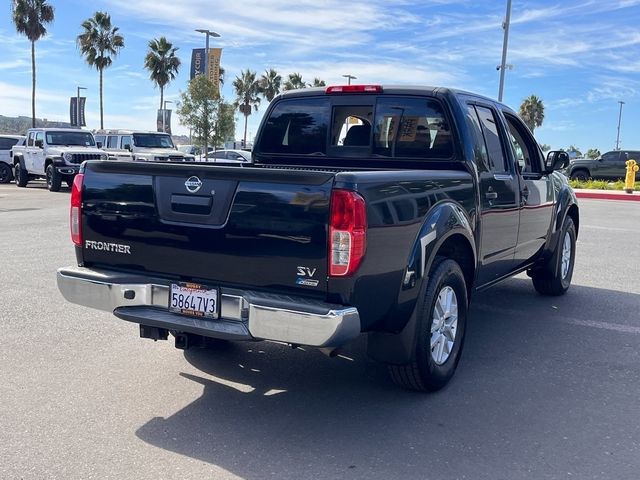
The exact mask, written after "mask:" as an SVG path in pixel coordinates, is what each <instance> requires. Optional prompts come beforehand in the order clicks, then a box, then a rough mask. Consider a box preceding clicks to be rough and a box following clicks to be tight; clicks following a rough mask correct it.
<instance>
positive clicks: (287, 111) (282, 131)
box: [260, 98, 330, 155]
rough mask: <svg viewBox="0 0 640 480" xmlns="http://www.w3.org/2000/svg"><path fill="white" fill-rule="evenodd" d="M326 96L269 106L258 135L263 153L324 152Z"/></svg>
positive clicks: (325, 144)
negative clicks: (270, 109)
mask: <svg viewBox="0 0 640 480" xmlns="http://www.w3.org/2000/svg"><path fill="white" fill-rule="evenodd" d="M329 107H330V104H329V99H328V98H308V99H307V98H298V99H295V100H284V101H282V102H280V103H278V105H276V107H275V108H274V109H273V111H272V112H271V115H270V116H269V119H268V120H267V122H266V123H265V125H264V128H263V131H262V135H261V137H260V151H261V152H263V153H272V154H273V153H275V154H282V153H284V154H286V153H293V154H298V155H301V154H302V155H305V154H307V155H308V154H325V153H326V149H327V124H328V123H329Z"/></svg>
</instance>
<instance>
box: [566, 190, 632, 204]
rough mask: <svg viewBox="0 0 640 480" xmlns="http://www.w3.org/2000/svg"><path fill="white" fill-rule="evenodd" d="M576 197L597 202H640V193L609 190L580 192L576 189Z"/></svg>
mask: <svg viewBox="0 0 640 480" xmlns="http://www.w3.org/2000/svg"><path fill="white" fill-rule="evenodd" d="M574 192H575V193H576V197H578V198H590V199H595V200H625V201H629V200H630V201H635V202H640V193H638V192H634V193H625V192H623V191H619V192H618V191H615V192H614V191H607V190H580V189H575V190H574Z"/></svg>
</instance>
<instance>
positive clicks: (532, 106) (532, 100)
mask: <svg viewBox="0 0 640 480" xmlns="http://www.w3.org/2000/svg"><path fill="white" fill-rule="evenodd" d="M518 114H519V115H520V118H521V119H522V121H523V122H524V123H525V124H526V125H527V127H529V130H531V132H532V133H533V131H534V130H535V129H536V127H539V126H541V125H542V122H543V121H544V104H543V103H542V100H541V99H540V98H538V97H537V96H535V95H529V96H528V97H527V98H525V99H524V100H523V101H522V105H520V111H519V112H518Z"/></svg>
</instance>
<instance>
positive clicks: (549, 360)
mask: <svg viewBox="0 0 640 480" xmlns="http://www.w3.org/2000/svg"><path fill="white" fill-rule="evenodd" d="M638 305H640V295H636V294H631V293H623V292H614V291H610V290H604V289H595V288H589V287H582V286H579V285H574V286H572V287H571V290H570V291H569V293H568V294H567V295H565V296H564V297H559V298H544V297H540V296H538V295H537V294H536V293H535V292H534V290H533V288H532V286H531V282H530V281H529V280H528V279H523V278H515V279H512V280H510V281H508V282H506V283H504V284H502V285H500V286H497V287H494V288H493V289H491V290H489V291H487V292H485V293H483V294H479V295H477V296H476V297H475V298H474V301H473V306H472V309H471V318H470V322H469V325H468V331H467V339H466V345H465V351H464V353H463V357H462V360H461V362H460V365H459V367H458V372H457V374H456V376H455V377H454V379H453V381H452V382H451V383H450V384H449V385H448V386H447V387H446V388H445V389H443V390H442V391H440V392H437V393H434V394H419V393H413V392H407V391H404V390H400V389H398V388H396V387H395V386H394V385H393V384H392V383H391V381H390V380H389V379H388V378H387V375H386V370H385V368H384V366H382V365H379V364H377V363H374V362H372V361H370V360H368V359H367V357H366V353H365V342H364V340H361V341H358V342H356V343H355V344H354V345H352V346H350V347H349V348H348V349H347V350H346V351H345V352H344V355H343V356H340V357H338V358H333V359H330V358H327V357H325V356H324V355H322V354H321V353H319V352H317V351H315V350H311V351H301V350H292V349H291V348H289V347H286V346H283V345H276V344H271V343H267V342H263V343H253V344H242V343H236V344H224V343H222V344H221V346H220V347H217V348H215V349H208V350H189V351H187V352H185V358H186V360H187V361H188V362H189V364H190V365H191V366H192V367H194V370H193V371H192V372H189V373H180V376H181V378H177V379H176V383H177V384H179V383H180V382H184V381H187V382H196V383H199V384H200V385H202V387H203V391H202V395H201V396H200V397H199V398H198V399H196V400H195V401H193V402H192V403H190V404H189V405H187V406H185V407H184V408H183V409H182V410H180V411H178V412H176V413H175V414H173V415H172V416H170V417H168V418H159V417H158V418H153V419H151V420H149V421H148V422H147V423H146V424H144V425H143V426H141V427H140V428H139V429H138V430H137V432H136V435H137V436H138V437H139V438H140V439H142V440H143V441H145V442H147V443H149V444H151V445H154V446H157V447H160V448H163V449H166V450H168V451H171V452H176V453H179V454H182V455H186V456H188V457H191V458H194V459H198V460H201V461H204V462H208V463H211V464H215V465H217V466H219V467H221V468H223V469H226V470H227V471H229V472H231V473H233V474H235V475H238V476H240V477H243V478H256V479H257V478H266V477H269V476H272V477H274V478H318V477H320V476H322V477H323V478H344V477H348V478H426V477H425V475H426V472H429V478H464V477H465V475H466V476H467V477H466V478H498V477H499V478H502V476H500V473H501V474H502V475H503V476H504V474H505V472H512V475H510V476H509V478H520V477H522V476H525V477H526V476H527V474H526V473H525V472H528V474H529V475H531V474H532V473H533V476H532V477H528V478H542V477H543V476H545V475H550V474H551V475H553V474H554V472H556V473H557V472H558V471H562V472H563V474H564V475H566V472H568V471H570V470H571V471H572V472H575V473H574V474H577V475H578V478H586V477H590V476H591V475H590V474H589V472H591V471H592V470H590V469H592V468H598V469H599V470H598V471H600V469H602V471H607V470H606V467H607V465H611V466H614V465H615V468H616V469H617V471H618V472H620V468H621V467H620V465H621V464H622V465H624V462H625V461H626V462H627V463H626V464H627V465H629V468H636V467H637V466H638V459H637V451H636V452H634V450H633V448H634V447H633V443H631V444H629V445H628V446H620V445H617V446H615V445H613V442H614V441H617V439H619V438H620V437H621V436H625V435H628V436H631V437H633V438H636V440H638V437H637V435H638V434H637V431H636V430H637V429H636V427H635V426H634V425H633V424H634V422H629V421H628V419H629V418H637V410H636V409H635V407H634V405H636V399H637V398H638V396H640V378H639V375H638V371H639V370H640V357H639V355H638V351H640V321H639V320H638V318H637V316H638V308H637V307H638ZM609 345H612V346H613V345H615V348H612V347H610V346H609ZM622 386H626V387H625V388H621V387H622ZM177 388H179V386H177ZM603 404H609V405H616V408H608V409H604V408H602V405H603ZM589 445H592V446H593V448H594V453H592V454H589V455H588V458H586V459H585V461H583V462H573V463H572V464H571V466H570V467H569V466H567V465H566V463H567V460H566V459H567V458H572V456H573V458H576V457H579V456H583V455H584V453H585V449H586V448H587V449H588V446H589ZM614 450H615V451H616V457H615V458H613V457H612V456H607V454H606V453H607V452H608V451H614ZM478 468H481V470H478ZM492 468H493V469H495V472H497V475H498V476H495V475H494V476H493V477H492V476H491V475H487V476H485V475H484V474H482V473H481V472H483V471H484V470H482V469H489V470H491V469H492ZM623 468H624V467H623ZM558 469H564V470H558ZM630 472H631V470H630ZM580 473H582V474H583V477H580ZM505 478H507V477H505ZM619 478H622V477H619ZM625 478H626V477H625Z"/></svg>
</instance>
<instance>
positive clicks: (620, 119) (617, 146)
mask: <svg viewBox="0 0 640 480" xmlns="http://www.w3.org/2000/svg"><path fill="white" fill-rule="evenodd" d="M618 103H619V104H620V113H619V114H618V136H617V137H616V150H620V122H621V121H622V106H623V105H624V102H623V101H622V100H618Z"/></svg>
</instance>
